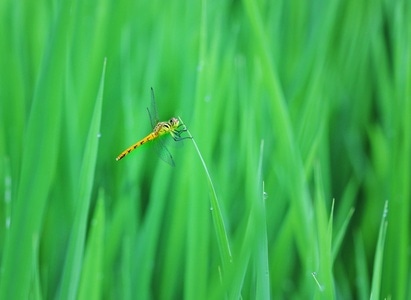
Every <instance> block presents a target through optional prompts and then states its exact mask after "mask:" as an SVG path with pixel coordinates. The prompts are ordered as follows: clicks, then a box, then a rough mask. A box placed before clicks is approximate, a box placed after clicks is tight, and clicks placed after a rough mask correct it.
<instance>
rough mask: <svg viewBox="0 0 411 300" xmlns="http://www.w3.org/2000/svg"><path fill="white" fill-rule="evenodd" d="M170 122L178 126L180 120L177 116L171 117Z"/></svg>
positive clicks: (172, 125)
mask: <svg viewBox="0 0 411 300" xmlns="http://www.w3.org/2000/svg"><path fill="white" fill-rule="evenodd" d="M168 123H169V124H170V125H171V127H173V128H176V127H178V125H180V121H179V120H178V119H177V118H171V119H170V121H168Z"/></svg>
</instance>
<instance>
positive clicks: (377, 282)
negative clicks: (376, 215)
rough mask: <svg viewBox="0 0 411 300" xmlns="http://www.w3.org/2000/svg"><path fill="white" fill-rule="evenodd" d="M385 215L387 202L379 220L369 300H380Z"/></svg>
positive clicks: (385, 227)
mask: <svg viewBox="0 0 411 300" xmlns="http://www.w3.org/2000/svg"><path fill="white" fill-rule="evenodd" d="M387 214H388V201H386V202H385V205H384V211H383V214H382V218H381V224H380V230H379V233H378V241H377V247H376V249H375V257H374V266H373V274H372V283H371V295H370V299H371V300H376V299H381V297H380V289H381V278H382V274H383V258H384V247H385V235H386V232H387V225H388V222H387Z"/></svg>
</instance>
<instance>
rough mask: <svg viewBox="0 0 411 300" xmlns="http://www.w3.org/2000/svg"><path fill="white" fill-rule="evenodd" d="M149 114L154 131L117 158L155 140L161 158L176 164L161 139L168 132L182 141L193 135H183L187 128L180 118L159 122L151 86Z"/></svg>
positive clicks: (176, 139)
mask: <svg viewBox="0 0 411 300" xmlns="http://www.w3.org/2000/svg"><path fill="white" fill-rule="evenodd" d="M147 112H148V115H149V117H150V122H151V126H152V127H153V131H152V132H151V133H149V134H148V135H147V136H146V137H144V138H143V139H141V140H139V141H138V142H137V143H135V144H133V145H131V146H130V147H128V148H127V149H126V150H124V151H123V152H121V153H120V154H119V155H118V156H117V158H116V160H120V159H122V158H123V157H124V156H126V155H127V154H129V153H130V152H131V151H133V150H134V149H137V148H138V147H140V146H141V145H143V144H145V143H147V142H149V141H153V142H154V145H155V149H156V150H157V152H158V154H159V156H160V158H161V159H162V160H163V161H165V162H166V163H168V164H169V165H171V166H173V167H174V166H175V164H174V160H173V157H172V156H171V153H170V151H168V149H167V148H166V146H165V142H164V140H163V139H159V137H162V136H164V135H166V134H170V135H171V137H172V138H173V139H174V140H175V141H181V140H184V139H189V138H191V137H189V136H188V137H182V136H181V134H182V133H183V132H186V131H187V129H186V127H185V126H184V124H182V123H180V120H179V119H177V118H174V117H173V118H171V119H170V120H169V121H166V122H159V120H158V115H157V105H156V101H155V98H154V90H153V88H151V109H148V108H147Z"/></svg>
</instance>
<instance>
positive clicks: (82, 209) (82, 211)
mask: <svg viewBox="0 0 411 300" xmlns="http://www.w3.org/2000/svg"><path fill="white" fill-rule="evenodd" d="M105 71H106V60H104V64H103V72H102V75H101V80H100V88H99V91H98V95H97V99H96V103H95V106H94V112H93V116H92V119H91V122H90V129H89V133H88V137H87V144H86V148H85V150H84V156H83V163H82V166H81V173H80V177H79V192H78V195H77V197H78V204H79V205H78V206H77V207H78V211H77V212H76V215H75V220H74V224H73V228H72V231H71V237H70V241H69V246H68V252H67V257H66V262H65V266H64V274H63V278H62V282H61V290H60V297H61V298H63V299H75V298H76V296H77V290H78V285H79V281H80V274H81V269H82V262H83V252H84V243H85V236H86V231H87V228H86V226H87V217H88V211H89V206H90V200H91V199H90V196H91V191H92V188H93V183H94V169H95V166H96V160H97V151H98V141H99V135H100V121H101V108H102V104H103V91H104V77H105Z"/></svg>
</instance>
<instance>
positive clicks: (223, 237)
mask: <svg viewBox="0 0 411 300" xmlns="http://www.w3.org/2000/svg"><path fill="white" fill-rule="evenodd" d="M179 119H180V121H181V123H182V124H184V122H183V121H182V120H181V118H180V117H179ZM187 133H188V135H189V136H190V138H191V140H192V142H193V144H194V147H195V148H196V150H197V153H198V156H199V157H200V160H201V163H202V165H203V167H204V171H205V173H206V175H207V179H208V184H209V187H210V196H211V197H210V202H211V212H212V216H213V222H214V227H215V230H216V234H217V241H218V246H219V249H220V255H221V261H222V264H223V271H224V270H226V269H227V266H228V264H230V263H231V262H232V256H231V250H230V244H229V242H228V237H227V232H226V230H225V226H224V221H223V217H222V215H221V211H220V206H219V204H218V199H217V194H216V192H215V189H214V185H213V182H212V181H211V176H210V173H209V172H208V169H207V166H206V163H205V161H204V159H203V157H202V156H201V153H200V150H199V149H198V146H197V143H196V142H195V140H194V138H193V136H192V135H191V133H190V131H189V130H188V129H187Z"/></svg>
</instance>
